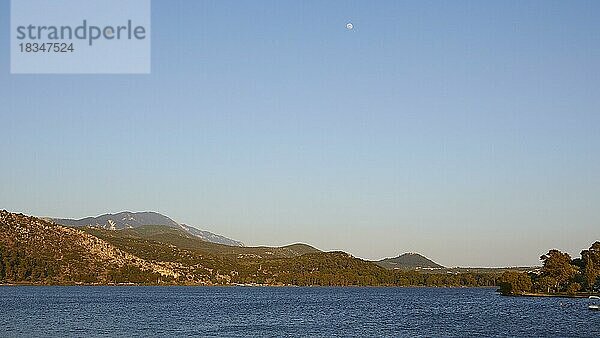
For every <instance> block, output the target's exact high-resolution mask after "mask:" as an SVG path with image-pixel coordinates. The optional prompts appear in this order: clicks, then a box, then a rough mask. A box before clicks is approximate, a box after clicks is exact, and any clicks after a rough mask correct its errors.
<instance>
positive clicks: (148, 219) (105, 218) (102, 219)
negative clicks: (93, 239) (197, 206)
mask: <svg viewBox="0 0 600 338" xmlns="http://www.w3.org/2000/svg"><path fill="white" fill-rule="evenodd" d="M46 219H48V218H46ZM50 219H51V220H52V221H53V222H55V223H57V224H62V225H66V226H73V227H85V226H89V227H96V228H101V229H107V230H123V229H133V228H137V227H141V226H146V225H165V226H168V227H171V228H178V229H183V230H184V231H185V232H187V233H189V234H191V235H193V236H196V237H199V238H201V239H203V240H205V241H208V242H212V243H218V244H224V245H230V246H244V243H242V242H241V241H237V240H234V239H231V238H227V237H225V236H222V235H218V234H215V233H212V232H210V231H206V230H201V229H198V228H196V227H194V226H190V225H187V224H183V223H178V222H176V221H174V220H173V219H172V218H170V217H168V216H165V215H163V214H160V213H158V212H155V211H141V212H134V211H121V212H118V213H114V214H112V213H106V214H102V215H99V216H95V217H94V216H90V217H84V218H81V219H71V218H50Z"/></svg>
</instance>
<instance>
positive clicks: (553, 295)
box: [503, 292, 599, 298]
mask: <svg viewBox="0 0 600 338" xmlns="http://www.w3.org/2000/svg"><path fill="white" fill-rule="evenodd" d="M598 295H599V294H594V293H579V294H568V293H536V292H527V293H522V294H518V295H503V296H508V297H529V298H535V297H549V298H589V297H590V296H598Z"/></svg>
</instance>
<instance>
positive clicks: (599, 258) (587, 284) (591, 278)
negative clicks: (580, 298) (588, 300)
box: [581, 242, 600, 291]
mask: <svg viewBox="0 0 600 338" xmlns="http://www.w3.org/2000/svg"><path fill="white" fill-rule="evenodd" d="M581 260H582V265H583V287H584V288H585V289H586V290H587V291H593V290H594V286H595V285H596V284H597V283H598V282H599V279H600V242H595V243H594V244H592V246H591V247H590V248H589V249H588V250H583V251H581Z"/></svg>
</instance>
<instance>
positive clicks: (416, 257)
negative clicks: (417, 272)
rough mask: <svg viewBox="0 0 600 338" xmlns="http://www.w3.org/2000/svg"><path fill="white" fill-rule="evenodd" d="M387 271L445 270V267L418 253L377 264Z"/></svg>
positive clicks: (383, 260) (386, 259) (403, 255)
mask: <svg viewBox="0 0 600 338" xmlns="http://www.w3.org/2000/svg"><path fill="white" fill-rule="evenodd" d="M375 263H377V265H379V266H381V267H384V268H387V269H443V268H444V267H443V266H441V265H439V264H437V263H436V262H434V261H432V260H430V259H429V258H427V257H425V256H422V255H420V254H418V253H405V254H402V255H400V256H398V257H395V258H385V259H382V260H380V261H377V262H375Z"/></svg>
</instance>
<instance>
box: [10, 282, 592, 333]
mask: <svg viewBox="0 0 600 338" xmlns="http://www.w3.org/2000/svg"><path fill="white" fill-rule="evenodd" d="M0 336H2V337H5V336H6V337H13V336H27V337H31V336H81V337H84V336H85V337H90V336H111V337H114V336H123V337H125V336H127V337H131V336H134V337H135V336H143V337H146V336H252V337H257V336H311V337H314V336H326V337H332V336H361V337H371V336H460V337H465V336H486V337H488V336H502V337H506V336H527V337H533V336H535V337H540V336H543V337H548V336H560V337H566V336H568V337H571V336H578V337H600V313H598V312H592V311H589V310H588V309H587V299H559V298H517V297H502V296H500V295H498V294H496V293H495V292H494V290H493V289H464V288H463V289H452V288H439V289H436V288H250V287H223V288H220V287H25V286H19V287H0Z"/></svg>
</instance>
